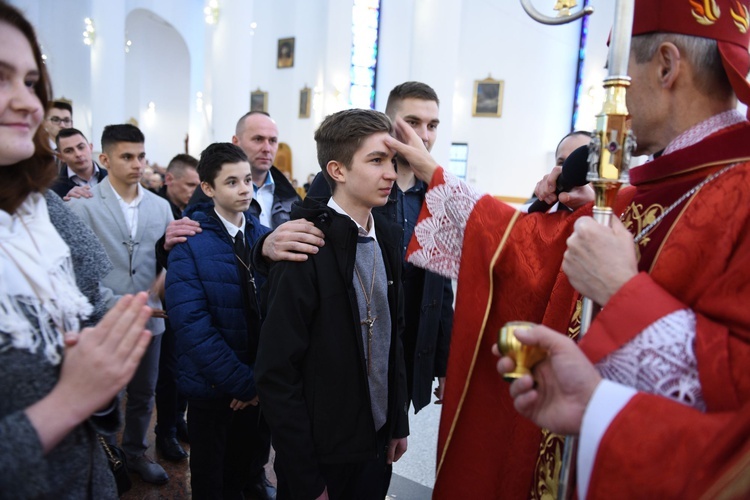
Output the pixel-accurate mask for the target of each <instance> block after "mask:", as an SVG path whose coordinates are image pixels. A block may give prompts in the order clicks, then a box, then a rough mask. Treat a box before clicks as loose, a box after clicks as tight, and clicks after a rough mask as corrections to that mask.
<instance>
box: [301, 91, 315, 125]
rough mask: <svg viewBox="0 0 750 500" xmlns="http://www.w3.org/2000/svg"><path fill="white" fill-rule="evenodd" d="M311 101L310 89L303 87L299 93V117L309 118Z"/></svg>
mask: <svg viewBox="0 0 750 500" xmlns="http://www.w3.org/2000/svg"><path fill="white" fill-rule="evenodd" d="M311 101H312V89H310V88H309V87H305V88H304V89H302V90H300V91H299V117H300V118H310V104H311Z"/></svg>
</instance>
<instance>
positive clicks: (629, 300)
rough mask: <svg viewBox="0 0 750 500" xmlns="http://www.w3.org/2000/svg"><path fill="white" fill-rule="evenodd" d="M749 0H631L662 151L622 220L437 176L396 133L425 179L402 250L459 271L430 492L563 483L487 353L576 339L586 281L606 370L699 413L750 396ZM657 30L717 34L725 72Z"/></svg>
mask: <svg viewBox="0 0 750 500" xmlns="http://www.w3.org/2000/svg"><path fill="white" fill-rule="evenodd" d="M730 4H731V5H730ZM735 4H736V5H735ZM740 4H742V2H729V1H720V0H716V1H713V0H712V1H708V2H693V1H688V0H659V1H656V0H651V1H650V2H649V1H645V0H638V1H636V15H635V22H634V35H645V36H646V37H648V39H646V38H645V37H644V38H641V37H636V38H635V39H634V46H633V54H631V64H630V74H631V76H632V77H633V85H632V87H631V89H630V90H629V91H628V106H629V110H630V112H631V113H632V115H633V130H634V132H635V135H636V137H637V138H638V140H639V146H638V149H637V150H636V154H654V153H657V152H660V153H661V155H660V156H659V157H658V158H657V159H655V160H653V161H651V162H649V163H647V164H646V165H643V166H641V167H638V168H637V169H634V170H633V171H631V182H632V187H629V188H626V189H624V190H622V191H621V193H620V195H619V196H618V199H617V203H616V206H615V211H616V213H617V214H621V219H622V225H621V224H619V223H618V224H615V225H614V227H613V228H612V229H610V228H603V227H600V226H599V227H597V225H596V224H595V223H594V222H593V220H592V219H590V218H589V217H587V215H589V214H590V207H589V208H583V209H579V210H577V211H575V212H573V213H572V214H565V213H555V214H551V215H544V214H530V215H526V214H523V215H522V214H519V213H518V212H516V211H515V210H514V209H512V208H511V207H509V206H507V205H504V204H502V203H501V202H499V201H497V200H495V199H494V198H492V197H490V196H479V195H477V194H476V193H475V192H474V191H473V190H472V189H471V188H470V187H468V186H466V185H465V184H463V183H461V182H459V181H458V180H456V179H455V178H452V177H451V176H450V175H448V174H446V173H444V172H443V171H442V170H441V169H439V168H438V169H437V170H435V164H434V160H432V159H431V158H429V155H426V154H425V153H424V151H419V146H420V143H418V142H417V141H416V140H407V142H408V145H406V146H404V145H400V144H396V143H395V142H393V143H392V145H393V147H394V148H395V149H397V151H398V152H399V153H400V154H403V155H404V156H405V157H406V158H407V159H408V160H409V162H410V163H411V164H412V168H413V169H414V170H415V172H417V175H418V176H421V177H423V178H424V179H427V180H429V181H430V188H429V191H428V193H427V196H426V199H425V205H424V207H423V211H422V215H421V217H420V222H419V223H418V225H417V227H416V228H415V236H414V239H413V240H412V244H411V246H410V249H409V260H410V261H411V262H412V263H415V264H417V265H420V266H423V267H427V268H428V269H430V270H433V271H435V272H439V273H442V274H444V275H446V276H452V277H457V278H458V293H457V298H456V315H455V321H454V332H453V341H452V344H451V351H450V357H449V364H448V373H447V384H446V392H445V398H444V406H443V415H442V418H441V425H440V431H439V436H438V457H437V478H436V483H435V490H434V491H435V494H434V497H435V498H467V497H472V498H529V497H530V496H531V497H535V498H541V497H549V496H554V495H555V493H556V480H557V477H558V473H559V465H560V460H559V455H560V453H561V446H560V441H559V440H556V439H555V438H554V437H553V436H550V435H549V434H548V433H543V432H542V431H541V430H540V429H539V428H538V427H536V426H535V425H534V424H533V423H531V422H530V421H528V420H525V419H523V418H522V417H520V416H519V415H517V414H516V413H515V411H514V409H513V401H512V400H511V398H510V397H509V395H508V390H507V385H506V384H504V382H503V381H502V380H501V379H500V378H499V377H498V376H497V373H496V372H495V364H494V361H495V359H494V357H493V356H492V355H491V353H490V347H491V345H492V344H493V343H494V342H495V341H496V339H497V331H498V330H499V328H500V327H501V326H502V325H503V324H504V323H505V322H507V321H512V320H524V321H532V322H536V323H541V324H544V325H546V326H549V327H551V328H553V329H555V330H557V331H559V332H566V333H568V334H569V335H570V336H575V335H576V333H577V332H576V329H577V328H578V315H579V314H580V313H579V307H578V305H577V304H578V300H577V299H578V297H579V294H578V292H581V293H583V294H585V295H587V296H589V297H592V298H594V299H595V300H596V299H598V300H596V301H597V302H598V303H600V304H602V305H604V308H603V310H602V311H601V312H600V313H599V314H598V316H597V317H596V318H595V320H594V322H593V323H592V326H591V328H590V330H589V332H588V333H587V336H586V338H585V339H584V340H583V342H582V343H581V348H582V349H583V350H584V352H585V353H586V354H587V355H588V356H589V358H590V359H591V360H592V361H594V362H595V363H597V367H598V368H599V370H600V372H601V373H602V374H603V375H604V376H605V377H606V378H610V379H612V380H615V381H617V382H620V383H622V384H625V385H629V386H631V387H635V388H636V389H638V390H641V391H644V392H650V393H653V394H657V395H660V396H664V397H669V398H671V399H673V400H676V401H679V402H681V403H683V404H684V405H686V406H687V407H692V408H695V409H696V411H706V412H709V413H714V412H725V411H737V410H738V409H739V408H740V407H741V406H742V404H743V403H744V402H746V401H750V372H748V371H747V370H746V369H745V361H744V360H747V359H750V358H749V356H750V312H748V311H750V309H748V307H747V304H748V303H750V204H748V203H747V202H746V201H745V200H744V198H745V197H746V196H747V193H750V163H748V161H750V125H749V124H748V123H747V122H746V121H745V119H744V117H743V116H742V115H740V114H739V113H737V112H735V111H733V108H734V107H735V104H736V100H735V95H737V96H739V97H740V99H741V100H742V101H743V102H750V87H748V84H747V81H746V80H745V79H744V75H746V74H747V70H748V68H750V56H749V55H748V52H747V48H748V34H747V28H745V30H744V31H742V30H741V29H740V28H741V27H742V26H741V25H742V23H741V22H740V21H739V20H741V19H748V20H750V17H748V15H747V8H745V9H744V10H741V9H740V6H741V5H740ZM714 7H716V8H714ZM719 7H720V8H719ZM733 14H735V15H733ZM741 14H742V15H741ZM743 15H744V17H742V16H743ZM705 20H708V21H711V22H710V23H706V22H702V21H705ZM738 23H739V26H738ZM653 33H656V34H657V35H658V34H660V33H677V34H686V35H688V36H690V37H701V38H707V39H710V40H715V41H716V43H715V44H714V45H711V43H712V42H709V45H710V47H709V49H707V50H708V51H709V52H711V54H712V55H713V56H714V60H715V61H716V64H718V65H719V67H717V66H716V64H715V65H714V66H710V67H708V68H704V67H701V66H699V63H696V62H694V60H691V56H693V54H692V53H691V50H693V51H695V50H696V49H695V48H692V49H691V48H690V47H687V46H686V45H685V43H684V39H683V38H669V37H667V38H662V39H655V38H654V37H653V36H651V35H649V34H653ZM639 38H640V40H638V39H639ZM636 41H643V42H642V43H640V44H638V43H635V42H636ZM737 47H739V48H740V49H742V50H738V49H737ZM644 53H645V55H644ZM722 68H723V69H722ZM738 75H741V77H738ZM730 84H731V86H730ZM399 130H400V131H401V133H402V134H404V135H405V136H407V137H408V136H409V133H408V130H406V129H405V127H403V126H400V127H399ZM433 174H434V175H433ZM626 230H627V232H626ZM628 233H629V234H628ZM623 235H626V237H625V239H623ZM634 240H635V244H632V243H630V242H633V241H634ZM592 242H595V243H596V244H595V245H592ZM607 245H608V246H607ZM605 248H606V249H607V253H606V254H603V252H604V250H603V249H605ZM566 249H567V250H566ZM610 250H611V251H610ZM566 251H567V254H566ZM566 255H567V257H566ZM576 257H578V258H579V259H578V260H579V261H580V262H576ZM631 261H632V264H631ZM602 263H605V264H609V265H602ZM631 265H632V268H631ZM563 269H565V271H566V272H567V273H566V272H563ZM623 277H626V279H623ZM540 445H541V446H540ZM540 451H541V453H540ZM595 470H596V466H595Z"/></svg>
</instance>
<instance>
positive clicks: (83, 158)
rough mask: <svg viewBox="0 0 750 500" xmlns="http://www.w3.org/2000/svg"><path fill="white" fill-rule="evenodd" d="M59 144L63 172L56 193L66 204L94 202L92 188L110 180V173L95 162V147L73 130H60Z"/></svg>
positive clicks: (53, 186) (53, 188) (57, 142)
mask: <svg viewBox="0 0 750 500" xmlns="http://www.w3.org/2000/svg"><path fill="white" fill-rule="evenodd" d="M55 141H56V144H57V151H58V157H59V159H60V161H61V162H62V168H61V169H60V175H59V176H58V177H57V181H56V182H55V183H54V184H53V185H52V190H53V191H54V192H55V193H57V194H58V195H59V196H60V198H62V199H63V200H65V201H68V200H70V199H71V198H91V197H92V196H93V195H92V194H91V188H92V187H94V186H96V185H97V184H99V182H101V181H102V179H104V178H105V177H107V171H106V170H105V169H103V168H101V167H100V166H99V165H98V164H97V163H96V162H95V161H94V159H93V158H92V154H91V152H92V149H93V145H92V144H91V143H90V142H89V141H88V140H86V136H84V135H83V132H81V131H80V130H77V129H74V128H72V127H68V128H62V129H60V132H58V134H57V138H56V139H55Z"/></svg>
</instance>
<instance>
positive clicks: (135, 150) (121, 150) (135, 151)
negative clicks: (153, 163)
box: [111, 141, 146, 156]
mask: <svg viewBox="0 0 750 500" xmlns="http://www.w3.org/2000/svg"><path fill="white" fill-rule="evenodd" d="M111 151H112V154H113V155H114V156H120V155H123V154H132V155H136V156H137V155H139V154H141V153H143V152H145V151H146V145H145V144H144V143H142V142H125V141H122V142H116V143H115V144H114V145H113V146H112V149H111Z"/></svg>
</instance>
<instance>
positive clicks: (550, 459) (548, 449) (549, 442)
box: [530, 429, 565, 500]
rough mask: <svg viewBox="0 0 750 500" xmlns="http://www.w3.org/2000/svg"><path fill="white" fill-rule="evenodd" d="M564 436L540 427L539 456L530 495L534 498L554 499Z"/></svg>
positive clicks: (558, 479)
mask: <svg viewBox="0 0 750 500" xmlns="http://www.w3.org/2000/svg"><path fill="white" fill-rule="evenodd" d="M564 440H565V438H564V437H563V436H560V435H559V434H555V433H553V432H550V431H548V430H547V429H542V442H541V443H539V458H537V461H536V470H535V471H534V487H533V489H532V491H531V495H530V497H531V498H532V499H534V500H555V499H556V498H557V489H558V486H559V482H560V469H561V468H562V449H563V443H564Z"/></svg>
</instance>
